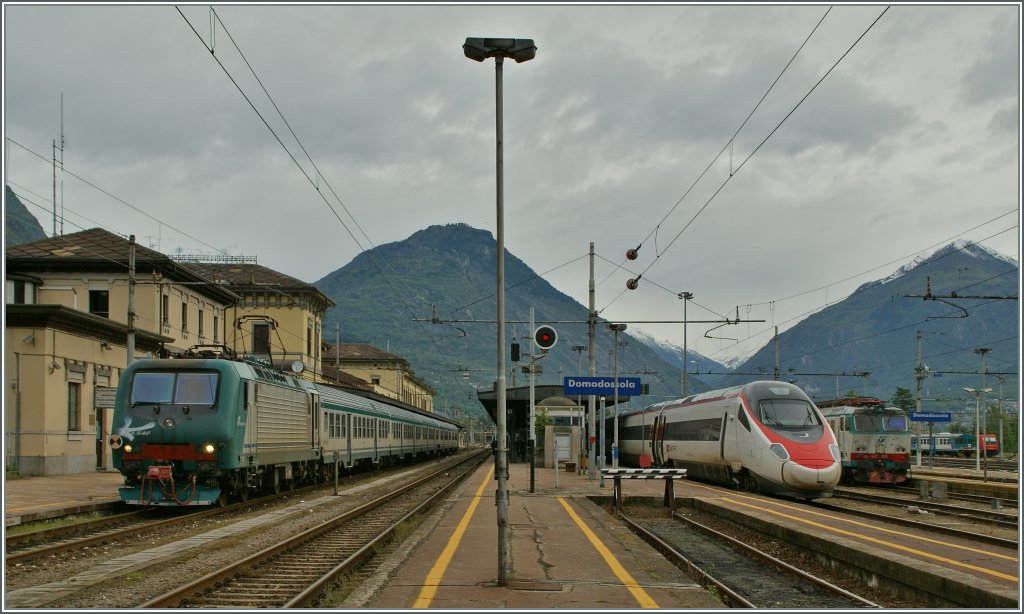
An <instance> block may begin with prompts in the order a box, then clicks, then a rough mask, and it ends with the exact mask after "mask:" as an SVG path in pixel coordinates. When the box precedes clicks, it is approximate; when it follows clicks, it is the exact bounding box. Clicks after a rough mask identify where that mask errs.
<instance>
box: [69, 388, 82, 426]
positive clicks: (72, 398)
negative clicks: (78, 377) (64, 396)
mask: <svg viewBox="0 0 1024 614" xmlns="http://www.w3.org/2000/svg"><path fill="white" fill-rule="evenodd" d="M81 426H82V384H80V383H78V382H68V430H69V431H80V430H82V429H81Z"/></svg>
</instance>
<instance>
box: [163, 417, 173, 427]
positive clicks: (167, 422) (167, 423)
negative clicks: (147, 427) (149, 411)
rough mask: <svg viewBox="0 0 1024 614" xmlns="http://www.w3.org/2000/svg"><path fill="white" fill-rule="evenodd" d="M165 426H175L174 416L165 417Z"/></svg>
mask: <svg viewBox="0 0 1024 614" xmlns="http://www.w3.org/2000/svg"><path fill="white" fill-rule="evenodd" d="M164 428H168V429H173V428H174V418H164Z"/></svg>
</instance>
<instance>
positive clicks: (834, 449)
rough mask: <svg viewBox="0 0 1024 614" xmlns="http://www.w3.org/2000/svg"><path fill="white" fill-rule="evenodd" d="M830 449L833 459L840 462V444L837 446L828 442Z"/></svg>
mask: <svg viewBox="0 0 1024 614" xmlns="http://www.w3.org/2000/svg"><path fill="white" fill-rule="evenodd" d="M828 451H829V452H831V453H832V459H833V460H834V461H836V462H837V463H838V462H839V458H840V456H839V446H837V445H836V444H834V443H830V444H828Z"/></svg>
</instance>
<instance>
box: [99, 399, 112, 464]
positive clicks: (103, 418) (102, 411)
mask: <svg viewBox="0 0 1024 614" xmlns="http://www.w3.org/2000/svg"><path fill="white" fill-rule="evenodd" d="M109 411H110V409H108V408H106V407H97V408H96V470H97V471H105V470H106V468H107V445H106V441H107V434H108V433H107V432H106V426H105V425H106V424H107V413H108V412H109Z"/></svg>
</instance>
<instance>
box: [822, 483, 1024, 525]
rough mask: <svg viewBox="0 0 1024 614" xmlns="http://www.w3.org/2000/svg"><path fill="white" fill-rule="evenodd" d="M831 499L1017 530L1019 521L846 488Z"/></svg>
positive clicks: (1002, 514) (995, 513)
mask: <svg viewBox="0 0 1024 614" xmlns="http://www.w3.org/2000/svg"><path fill="white" fill-rule="evenodd" d="M832 497H833V498H836V499H850V500H854V501H864V502H867V503H873V504H876V505H883V506H890V507H893V506H895V507H903V508H906V507H915V508H918V509H920V510H926V511H928V512H931V513H934V514H943V515H946V516H956V517H958V518H962V519H966V520H969V521H971V522H979V523H987V524H992V525H995V526H999V527H1005V528H1011V529H1017V528H1018V527H1019V519H1018V517H1017V514H1011V513H1006V512H998V511H995V510H986V509H978V508H974V507H964V506H961V505H950V504H946V503H936V502H934V501H927V500H921V499H915V498H911V497H891V496H886V495H881V494H876V493H866V492H863V491H858V490H852V489H846V488H836V489H835V490H833V491H832Z"/></svg>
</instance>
